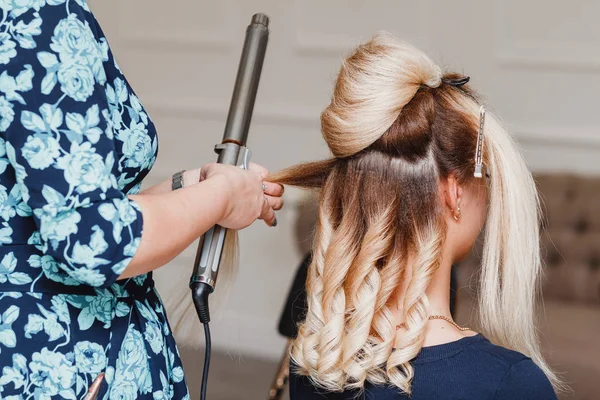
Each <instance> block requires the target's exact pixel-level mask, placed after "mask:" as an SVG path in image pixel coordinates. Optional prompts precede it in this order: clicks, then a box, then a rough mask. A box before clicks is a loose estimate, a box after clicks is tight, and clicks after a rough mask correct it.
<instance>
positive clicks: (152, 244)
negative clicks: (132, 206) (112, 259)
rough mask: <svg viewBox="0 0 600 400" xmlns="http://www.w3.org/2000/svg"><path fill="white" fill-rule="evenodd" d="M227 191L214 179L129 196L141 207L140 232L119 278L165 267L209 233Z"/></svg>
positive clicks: (223, 207)
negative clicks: (129, 259)
mask: <svg viewBox="0 0 600 400" xmlns="http://www.w3.org/2000/svg"><path fill="white" fill-rule="evenodd" d="M226 190H227V185H226V184H225V182H223V181H222V180H221V179H219V178H218V177H217V178H215V179H209V180H206V181H204V182H201V183H198V184H196V185H193V186H190V187H187V188H183V189H181V190H176V191H169V192H167V193H163V194H149V193H144V194H139V195H133V196H130V197H129V198H130V199H132V200H134V201H135V202H137V203H138V204H139V205H140V207H141V208H142V217H143V224H144V225H143V233H142V238H141V241H140V245H139V247H138V250H137V251H136V254H135V256H134V257H133V259H132V260H131V262H130V263H129V264H128V265H127V268H125V271H123V273H122V274H121V276H120V277H119V279H123V278H130V277H132V276H136V275H140V274H144V273H147V272H150V271H152V270H154V269H156V268H159V267H161V266H163V265H165V264H166V263H168V262H169V261H171V260H172V259H173V258H175V256H177V255H178V254H179V253H181V252H182V251H183V250H184V249H185V248H186V247H187V246H189V245H190V244H191V243H192V242H193V241H194V240H196V239H197V238H198V237H200V235H202V234H203V233H204V232H206V231H208V230H209V229H210V228H211V227H212V226H213V225H215V224H216V223H217V222H218V221H220V220H221V218H222V217H223V215H224V214H225V212H226V204H225V203H226V196H225V193H226Z"/></svg>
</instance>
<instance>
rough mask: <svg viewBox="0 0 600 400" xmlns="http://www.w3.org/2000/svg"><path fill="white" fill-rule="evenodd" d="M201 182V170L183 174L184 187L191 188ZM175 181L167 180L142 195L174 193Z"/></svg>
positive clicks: (145, 190) (146, 190) (142, 192)
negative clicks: (173, 185)
mask: <svg viewBox="0 0 600 400" xmlns="http://www.w3.org/2000/svg"><path fill="white" fill-rule="evenodd" d="M198 182H200V168H196V169H190V170H188V171H185V172H184V173H183V186H184V187H189V186H193V185H195V184H197V183H198ZM172 184H173V180H172V179H171V178H169V179H166V180H164V181H162V182H160V183H157V184H156V185H154V186H151V187H149V188H147V189H144V190H142V191H141V192H140V194H164V193H169V192H171V191H172Z"/></svg>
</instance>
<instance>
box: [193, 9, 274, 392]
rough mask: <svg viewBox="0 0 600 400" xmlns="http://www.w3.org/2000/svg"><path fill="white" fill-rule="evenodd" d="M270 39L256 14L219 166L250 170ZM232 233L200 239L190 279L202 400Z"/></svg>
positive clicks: (217, 229) (219, 148) (215, 231)
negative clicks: (213, 303) (199, 341)
mask: <svg viewBox="0 0 600 400" xmlns="http://www.w3.org/2000/svg"><path fill="white" fill-rule="evenodd" d="M268 39H269V18H268V17H267V16H266V15H265V14H255V15H254V16H253V17H252V20H251V22H250V25H249V26H248V28H247V29H246V39H245V41H244V48H243V50H242V56H241V59H240V63H239V67H238V72H237V77H236V81H235V86H234V88H233V96H232V98H231V104H230V106H229V114H228V116H227V123H226V125H225V133H224V134H223V140H222V141H221V143H219V144H217V145H216V146H215V152H216V153H217V154H218V159H217V163H221V164H229V165H239V164H240V163H241V164H242V165H241V166H242V167H243V168H245V169H248V163H249V162H250V150H249V149H248V148H247V147H246V140H247V138H248V130H249V129H250V121H251V119H252V111H253V109H254V101H255V100H256V92H257V91H258V82H259V80H260V74H261V71H262V66H263V61H264V59H265V52H266V50H267V41H268ZM227 234H228V230H227V229H225V228H223V227H222V226H219V225H215V226H213V227H212V228H211V229H210V230H208V232H206V233H205V234H204V235H202V237H201V238H200V241H199V243H198V250H197V252H196V260H195V261H194V271H193V273H192V277H191V278H190V289H191V291H192V298H193V301H194V306H195V308H196V312H197V313H198V318H200V322H202V324H203V325H204V333H205V337H206V343H205V359H204V372H203V375H202V388H201V394H200V398H201V399H202V400H204V399H205V398H206V385H207V380H208V370H209V366H210V347H211V342H210V330H209V326H208V323H209V322H210V312H209V306H208V296H209V294H210V293H212V292H213V291H214V290H215V285H216V283H217V275H218V273H219V264H220V262H221V255H222V252H223V244H224V243H225V237H226V235H227Z"/></svg>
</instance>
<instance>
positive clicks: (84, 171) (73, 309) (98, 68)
mask: <svg viewBox="0 0 600 400" xmlns="http://www.w3.org/2000/svg"><path fill="white" fill-rule="evenodd" d="M0 32H2V33H0V71H2V74H1V77H0V216H1V217H2V221H0V222H1V226H0V243H1V245H0V317H1V324H0V331H1V332H0V365H1V366H3V368H2V370H1V373H0V393H2V397H3V398H12V397H13V396H14V397H15V398H17V397H18V398H21V397H23V398H25V397H27V398H30V397H35V398H65V399H74V398H82V397H83V396H84V395H85V394H86V393H87V392H88V391H89V388H90V387H91V386H93V387H94V388H95V389H94V390H95V391H96V396H97V398H98V399H102V398H111V399H112V398H123V399H125V398H126V399H133V398H135V399H158V398H161V399H162V398H165V399H166V398H174V399H186V398H189V395H188V389H187V386H186V383H185V379H184V375H183V370H182V366H181V361H180V359H179V356H178V351H177V348H176V345H175V341H174V339H173V336H172V334H171V330H170V328H169V324H168V322H167V318H166V315H165V311H164V307H163V305H162V303H161V300H160V298H159V297H158V295H157V293H156V291H155V289H154V284H153V280H152V276H151V273H150V272H151V271H152V270H154V269H156V268H159V267H161V266H163V265H165V264H167V263H168V262H169V261H170V260H172V259H173V258H174V257H175V256H176V255H178V254H179V253H180V252H181V251H183V250H184V249H185V248H186V247H187V246H188V245H190V244H191V243H192V242H193V241H194V240H195V239H197V238H198V237H199V236H201V235H202V234H203V233H204V232H206V231H207V230H208V229H210V228H211V227H212V226H213V225H215V224H219V225H221V226H224V227H226V228H231V229H243V228H245V227H247V226H248V225H250V224H252V223H253V222H254V221H255V220H256V219H257V218H261V219H263V220H264V221H265V222H266V223H267V225H269V226H275V225H276V218H275V213H274V210H278V209H280V208H281V207H282V199H281V195H282V192H283V189H282V187H281V186H280V185H278V184H273V183H269V182H267V181H265V179H266V178H267V176H268V172H267V171H266V170H265V169H264V168H262V167H260V166H258V165H252V166H251V167H250V170H248V171H246V170H242V169H241V168H236V167H232V166H223V165H217V164H207V165H205V166H203V167H202V168H198V169H195V170H189V171H185V172H180V173H176V174H175V175H174V176H173V179H172V180H169V181H167V182H163V183H160V184H158V185H156V186H153V187H151V188H148V189H146V190H144V191H141V192H140V186H141V184H142V181H143V178H144V177H145V176H146V175H147V174H148V172H149V171H150V168H151V167H152V165H153V164H154V162H155V159H156V155H157V149H158V142H157V136H156V129H155V126H154V124H153V122H152V120H151V119H150V118H149V116H148V114H147V112H146V110H145V109H144V107H143V106H142V105H141V103H140V101H139V99H138V98H137V97H136V95H135V94H134V92H133V90H132V89H131V87H130V86H129V83H128V82H127V80H126V79H125V77H124V76H123V75H122V73H121V70H120V69H119V67H118V65H117V63H116V61H115V59H114V57H113V54H112V53H111V50H110V48H109V46H108V44H107V41H106V39H105V38H104V35H103V33H102V30H101V29H100V26H99V25H98V22H97V21H96V19H95V18H94V16H93V14H92V13H91V11H90V9H89V8H88V5H87V4H86V1H85V0H66V1H65V0H54V1H48V2H14V1H13V2H11V1H8V2H6V1H5V2H0Z"/></svg>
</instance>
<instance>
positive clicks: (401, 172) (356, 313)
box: [270, 34, 558, 393]
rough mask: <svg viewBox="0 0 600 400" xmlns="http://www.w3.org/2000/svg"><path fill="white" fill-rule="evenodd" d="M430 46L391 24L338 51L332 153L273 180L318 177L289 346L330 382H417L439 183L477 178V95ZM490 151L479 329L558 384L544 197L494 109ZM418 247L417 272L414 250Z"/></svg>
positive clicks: (306, 368) (488, 129)
mask: <svg viewBox="0 0 600 400" xmlns="http://www.w3.org/2000/svg"><path fill="white" fill-rule="evenodd" d="M456 77H457V75H456V74H446V75H443V74H442V72H441V70H440V68H439V67H438V66H436V65H435V64H434V63H433V61H431V60H430V59H429V58H428V57H427V56H426V55H425V54H423V53H422V52H421V51H419V50H417V49H415V48H414V47H412V46H410V45H408V44H406V43H404V42H400V41H398V40H397V39H395V38H393V37H392V36H389V35H387V34H378V35H376V36H375V37H374V38H373V39H372V40H371V41H369V42H367V43H365V44H362V45H360V46H358V48H357V49H356V51H355V52H354V53H353V54H352V55H350V56H349V57H348V58H347V59H346V60H345V61H344V62H343V64H342V67H341V69H340V72H339V76H338V78H337V81H336V84H335V89H334V93H333V97H332V100H331V103H330V105H329V106H328V107H327V108H326V109H325V110H324V111H323V113H322V115H321V125H322V134H323V137H324V139H325V141H326V142H327V145H328V146H329V148H330V150H331V152H332V154H333V156H334V157H333V158H332V159H329V160H325V161H319V162H313V163H307V164H301V165H298V166H294V167H291V168H288V169H286V170H284V171H281V172H280V173H277V174H275V175H274V176H272V177H271V178H270V180H272V181H275V182H280V183H283V184H289V185H295V186H300V187H306V188H318V189H320V200H319V218H318V223H317V228H316V234H315V240H314V246H313V259H312V263H311V265H310V268H309V273H308V279H307V294H308V296H307V297H308V311H307V315H306V320H305V321H304V322H303V323H302V324H301V326H300V330H299V334H298V338H297V339H296V341H295V343H294V346H293V349H292V357H293V360H294V362H295V363H296V364H297V366H298V373H300V374H303V375H307V376H309V377H310V378H311V379H312V380H313V382H314V383H315V384H316V385H318V386H319V387H321V388H324V389H326V390H328V391H343V390H346V389H355V388H362V387H363V386H364V383H365V381H370V382H372V383H375V384H387V383H391V384H393V385H395V386H396V387H398V388H399V389H401V390H402V391H403V392H406V393H411V381H412V378H413V374H414V372H413V367H412V366H411V364H410V361H411V360H412V359H413V358H414V357H415V356H416V355H417V354H418V353H419V351H420V349H421V347H422V345H423V341H424V332H425V324H426V322H427V319H428V317H429V315H430V311H429V304H428V300H427V296H426V294H425V291H426V289H427V287H428V285H429V283H430V282H431V279H432V276H433V274H434V273H435V272H436V270H437V269H438V267H439V263H440V259H441V253H442V249H443V246H444V238H445V232H446V226H445V223H444V219H443V218H442V209H441V205H440V201H439V196H438V184H439V182H440V181H441V180H442V179H444V178H446V177H448V176H449V174H453V175H454V176H456V178H457V180H458V182H459V183H460V184H461V185H467V184H469V183H472V182H473V171H474V158H475V157H474V156H475V147H476V141H477V140H476V138H477V130H478V123H479V115H478V110H479V101H478V99H477V96H476V95H475V93H474V92H473V91H472V90H471V89H470V88H469V86H468V85H467V86H462V87H456V86H453V85H449V84H447V83H445V82H446V81H445V79H444V80H443V78H456ZM484 136H485V145H484V162H485V164H486V165H487V167H488V168H489V169H490V170H491V173H492V174H491V182H490V188H489V197H490V204H489V212H488V217H487V223H486V233H485V249H484V254H483V265H482V273H481V282H480V285H481V288H480V299H479V301H480V305H479V316H480V320H481V324H480V325H481V331H482V333H483V334H484V335H485V336H487V337H488V338H489V339H490V340H491V341H492V342H494V343H497V344H499V345H502V346H504V347H507V348H509V349H513V350H517V351H520V352H522V353H524V354H526V355H527V356H529V357H531V358H532V359H533V360H534V361H535V363H536V364H537V365H538V366H539V367H540V368H541V369H542V370H543V371H544V372H545V373H546V375H547V376H548V378H549V379H550V381H551V382H552V383H553V384H554V385H555V386H558V380H557V378H556V377H555V375H554V374H553V373H552V371H551V370H550V368H549V367H548V365H547V364H546V363H545V361H544V359H543V358H542V355H541V353H540V349H539V344H538V339H537V335H536V329H535V326H534V319H535V318H534V311H535V305H536V302H537V300H538V286H539V283H538V277H539V274H540V270H541V261H540V255H539V232H538V230H539V228H538V226H539V224H538V221H539V204H538V197H537V192H536V188H535V185H534V181H533V179H532V176H531V174H530V172H529V171H528V169H527V167H526V165H525V162H524V160H523V158H522V157H521V155H520V154H519V151H518V150H517V148H516V146H515V144H514V143H513V141H512V139H511V138H510V136H509V135H508V133H507V132H506V131H505V130H504V129H503V128H502V127H501V125H500V124H499V122H498V120H497V119H496V118H495V117H494V116H493V115H491V114H490V113H488V116H487V118H486V123H485V130H484ZM409 254H416V260H415V261H414V264H413V265H412V275H411V276H410V277H406V276H405V271H406V269H407V268H406V267H407V266H406V264H407V257H408V255H409ZM403 279H409V282H407V289H406V292H405V295H404V298H403V299H402V301H403V307H402V310H403V313H404V315H403V317H404V318H403V320H404V321H405V322H406V326H407V334H406V335H403V336H402V337H401V338H399V340H400V342H399V346H397V348H396V349H395V350H394V349H393V347H394V340H395V336H396V335H395V332H396V331H395V325H394V321H393V319H392V317H393V315H392V306H393V302H395V301H397V293H398V291H399V288H400V285H401V284H402V281H403Z"/></svg>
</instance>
